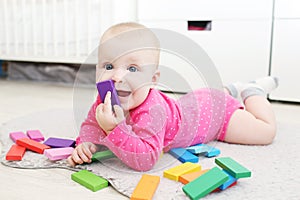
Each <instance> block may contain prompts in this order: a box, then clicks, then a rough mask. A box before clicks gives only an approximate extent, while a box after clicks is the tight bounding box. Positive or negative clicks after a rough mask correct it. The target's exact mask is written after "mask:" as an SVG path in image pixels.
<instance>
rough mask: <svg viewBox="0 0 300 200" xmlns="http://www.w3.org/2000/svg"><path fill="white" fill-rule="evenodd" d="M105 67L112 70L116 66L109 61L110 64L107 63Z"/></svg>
mask: <svg viewBox="0 0 300 200" xmlns="http://www.w3.org/2000/svg"><path fill="white" fill-rule="evenodd" d="M104 68H105V69H106V70H112V69H113V68H114V66H113V65H112V64H110V63H108V64H105V65H104Z"/></svg>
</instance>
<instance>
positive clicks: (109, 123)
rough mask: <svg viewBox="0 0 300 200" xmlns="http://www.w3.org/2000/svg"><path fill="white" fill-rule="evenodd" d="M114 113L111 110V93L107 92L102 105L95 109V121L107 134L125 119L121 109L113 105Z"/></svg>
mask: <svg viewBox="0 0 300 200" xmlns="http://www.w3.org/2000/svg"><path fill="white" fill-rule="evenodd" d="M114 110H115V112H113V111H112V109H111V93H110V92H107V94H106V96H105V99H104V103H101V104H99V105H98V107H97V109H96V120H97V122H98V124H99V126H100V127H101V128H102V129H103V130H104V131H105V132H106V134H109V133H110V132H111V131H112V130H113V129H114V128H115V127H116V126H117V125H118V124H119V123H120V122H121V121H123V120H124V119H125V117H124V112H123V109H122V108H121V107H120V106H118V105H114Z"/></svg>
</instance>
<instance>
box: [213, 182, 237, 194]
mask: <svg viewBox="0 0 300 200" xmlns="http://www.w3.org/2000/svg"><path fill="white" fill-rule="evenodd" d="M236 184H237V181H235V182H233V183H232V184H231V185H230V186H229V187H228V188H231V187H232V186H235V185H236ZM228 188H227V189H228ZM221 191H222V190H221V189H220V188H216V189H215V190H213V191H212V192H221Z"/></svg>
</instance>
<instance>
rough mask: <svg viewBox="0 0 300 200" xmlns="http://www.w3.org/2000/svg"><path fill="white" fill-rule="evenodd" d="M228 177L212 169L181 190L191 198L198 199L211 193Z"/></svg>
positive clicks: (216, 168)
mask: <svg viewBox="0 0 300 200" xmlns="http://www.w3.org/2000/svg"><path fill="white" fill-rule="evenodd" d="M228 178H229V177H228V175H227V174H225V173H224V172H222V170H221V169H219V168H218V167H214V168H212V169H211V170H209V171H208V172H206V173H204V174H203V175H201V176H199V177H198V178H196V179H195V180H193V181H191V182H189V183H188V184H186V185H185V186H183V188H182V190H183V191H184V192H185V193H186V194H187V195H188V196H189V197H190V198H191V199H199V198H202V197H204V196H205V195H207V194H209V193H210V192H212V191H213V190H214V189H216V188H217V187H219V186H220V185H222V184H223V183H225V182H226V181H227V180H228Z"/></svg>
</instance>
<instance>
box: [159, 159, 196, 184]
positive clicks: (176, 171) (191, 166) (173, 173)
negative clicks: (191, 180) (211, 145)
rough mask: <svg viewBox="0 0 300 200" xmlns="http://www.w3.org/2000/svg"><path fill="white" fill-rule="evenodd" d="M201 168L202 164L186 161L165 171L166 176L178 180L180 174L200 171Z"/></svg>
mask: <svg viewBox="0 0 300 200" xmlns="http://www.w3.org/2000/svg"><path fill="white" fill-rule="evenodd" d="M200 170H201V165H199V164H195V163H190V162H186V163H183V164H181V165H178V166H176V167H173V168H171V169H168V170H165V171H164V177H166V178H168V179H171V180H175V181H178V179H179V176H181V175H183V174H187V173H191V172H195V171H200Z"/></svg>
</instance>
